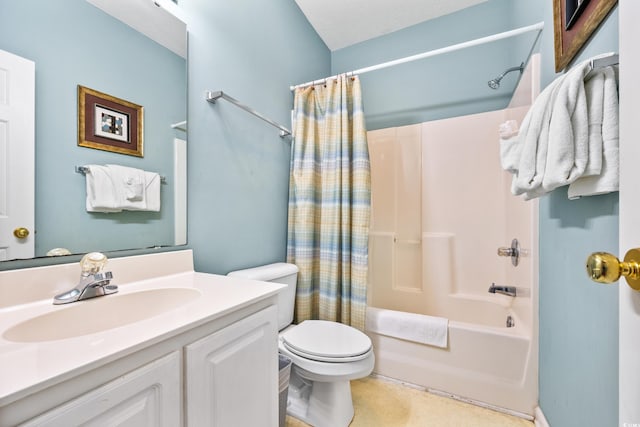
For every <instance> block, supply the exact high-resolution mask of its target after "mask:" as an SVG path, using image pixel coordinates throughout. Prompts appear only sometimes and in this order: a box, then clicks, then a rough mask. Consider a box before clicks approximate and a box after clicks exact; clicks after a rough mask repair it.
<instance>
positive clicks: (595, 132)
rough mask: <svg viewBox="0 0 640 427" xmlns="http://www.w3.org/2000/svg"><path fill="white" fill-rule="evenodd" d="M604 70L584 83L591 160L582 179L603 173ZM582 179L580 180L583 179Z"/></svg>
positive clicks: (598, 71)
mask: <svg viewBox="0 0 640 427" xmlns="http://www.w3.org/2000/svg"><path fill="white" fill-rule="evenodd" d="M604 80H605V71H604V69H600V70H597V71H595V72H593V73H590V77H589V78H588V80H586V81H585V83H584V90H585V92H586V94H587V110H588V111H589V159H588V161H587V167H586V168H585V170H584V173H583V174H582V177H581V178H583V177H587V176H591V175H600V172H601V171H602V120H603V115H604ZM581 178H580V179H581Z"/></svg>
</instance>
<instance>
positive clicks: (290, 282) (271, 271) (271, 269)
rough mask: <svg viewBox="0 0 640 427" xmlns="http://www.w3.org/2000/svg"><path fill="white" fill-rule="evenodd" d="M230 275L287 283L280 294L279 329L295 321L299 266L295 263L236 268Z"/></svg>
mask: <svg viewBox="0 0 640 427" xmlns="http://www.w3.org/2000/svg"><path fill="white" fill-rule="evenodd" d="M227 276H229V277H238V278H242V279H251V280H261V281H263V282H274V283H282V284H285V285H287V287H286V288H285V289H283V290H282V291H280V293H279V294H278V330H282V329H284V328H286V327H287V326H289V325H290V324H291V323H293V308H294V306H295V301H296V282H297V280H298V267H297V266H296V265H295V264H287V263H285V262H277V263H274V264H269V265H262V266H259V267H254V268H247V269H245V270H236V271H232V272H231V273H229V274H227Z"/></svg>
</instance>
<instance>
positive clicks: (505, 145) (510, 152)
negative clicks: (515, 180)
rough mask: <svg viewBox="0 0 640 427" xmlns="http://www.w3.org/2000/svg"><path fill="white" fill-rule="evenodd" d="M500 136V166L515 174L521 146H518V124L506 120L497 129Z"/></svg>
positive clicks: (514, 121)
mask: <svg viewBox="0 0 640 427" xmlns="http://www.w3.org/2000/svg"><path fill="white" fill-rule="evenodd" d="M498 134H499V135H500V165H501V166H502V169H504V170H506V171H508V172H511V173H515V172H516V171H517V170H518V162H519V160H520V152H521V149H522V146H521V145H520V144H518V122H517V121H516V120H507V121H506V122H504V123H502V124H501V125H500V127H499V128H498Z"/></svg>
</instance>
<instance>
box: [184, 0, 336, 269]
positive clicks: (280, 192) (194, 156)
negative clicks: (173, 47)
mask: <svg viewBox="0 0 640 427" xmlns="http://www.w3.org/2000/svg"><path fill="white" fill-rule="evenodd" d="M180 7H181V8H183V10H184V12H185V15H186V19H187V24H188V27H189V142H188V155H189V217H188V221H189V224H188V227H189V232H188V241H189V245H190V246H191V247H192V248H193V249H194V257H195V266H196V269H197V270H198V271H203V272H213V273H222V274H226V273H227V272H229V271H231V270H234V269H237V268H241V267H247V266H253V265H259V264H264V263H269V262H275V261H283V260H284V259H285V255H286V235H287V201H288V185H289V159H290V149H291V145H290V140H289V139H288V138H287V139H284V140H283V139H281V138H280V137H279V136H278V131H277V129H275V128H273V127H271V126H270V125H268V124H266V123H264V122H262V121H260V120H258V119H257V118H255V117H252V116H250V115H249V114H247V113H246V112H244V111H242V110H240V109H238V108H237V107H235V106H234V105H232V104H230V103H228V102H226V101H224V100H220V101H218V102H217V103H216V104H215V105H212V104H209V103H207V102H206V101H205V100H204V93H205V91H207V90H223V91H225V92H227V93H228V94H229V95H230V96H232V97H234V98H236V99H238V100H239V101H241V102H243V103H245V104H247V105H249V106H251V107H252V108H254V109H256V110H257V111H259V112H261V113H262V114H264V115H266V116H267V117H270V118H271V119H273V120H275V121H277V122H279V123H282V124H283V125H285V126H286V127H290V121H291V120H290V110H291V108H292V105H293V95H292V93H291V92H290V91H289V86H290V85H292V84H295V83H299V82H305V81H308V80H311V79H315V78H318V77H321V76H324V75H327V74H328V73H329V72H330V54H329V50H328V49H327V48H326V46H325V45H324V43H323V42H322V41H321V40H320V38H319V37H318V36H317V35H316V33H315V32H314V31H313V29H312V27H311V26H310V24H309V23H308V22H307V21H306V19H305V18H304V15H303V14H302V12H301V11H300V10H299V9H298V8H297V6H296V5H295V3H294V2H292V1H269V2H261V1H255V0H234V1H215V2H212V1H210V0H181V1H180Z"/></svg>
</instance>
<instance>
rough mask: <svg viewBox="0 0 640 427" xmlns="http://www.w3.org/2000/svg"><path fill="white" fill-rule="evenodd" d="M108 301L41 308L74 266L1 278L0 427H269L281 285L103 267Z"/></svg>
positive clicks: (162, 256) (167, 259) (140, 261)
mask: <svg viewBox="0 0 640 427" xmlns="http://www.w3.org/2000/svg"><path fill="white" fill-rule="evenodd" d="M107 269H108V270H110V271H112V272H113V276H114V279H113V283H117V285H118V287H119V292H118V293H116V294H113V295H107V296H103V297H97V298H93V299H90V300H86V301H79V302H75V303H71V304H65V305H56V306H54V305H53V304H52V298H53V296H54V295H56V294H58V293H60V292H61V291H64V290H66V289H68V288H69V287H73V286H74V285H75V283H74V282H75V281H77V280H78V272H79V270H78V265H77V263H74V264H64V265H57V266H50V267H38V268H30V269H23V270H13V271H4V272H0V335H1V336H0V379H1V380H0V425H2V426H5V425H6V426H13V425H18V424H21V423H24V424H23V425H26V426H36V425H37V426H54V425H55V426H58V425H78V424H83V425H84V424H85V423H86V425H114V424H117V425H124V426H129V425H130V426H136V427H138V426H162V425H164V426H180V425H185V426H230V425H260V426H276V425H277V424H278V367H277V365H278V362H277V354H278V350H277V309H276V296H277V293H278V292H279V290H280V289H281V288H283V286H282V285H279V284H275V283H266V282H257V281H252V280H245V279H238V278H230V277H226V276H218V275H213V274H204V273H197V272H194V271H193V261H192V254H191V251H189V250H186V251H176V252H165V253H159V254H152V255H142V256H134V257H125V258H117V259H113V260H110V261H109V264H108V265H107Z"/></svg>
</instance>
